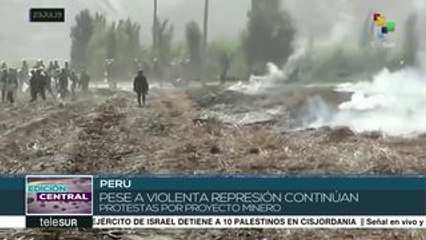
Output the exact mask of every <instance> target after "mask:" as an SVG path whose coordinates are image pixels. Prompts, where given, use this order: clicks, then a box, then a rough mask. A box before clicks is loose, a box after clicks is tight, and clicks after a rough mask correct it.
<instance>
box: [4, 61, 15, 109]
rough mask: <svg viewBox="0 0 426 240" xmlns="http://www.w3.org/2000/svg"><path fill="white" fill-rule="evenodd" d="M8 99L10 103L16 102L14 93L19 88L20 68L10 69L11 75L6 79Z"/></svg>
mask: <svg viewBox="0 0 426 240" xmlns="http://www.w3.org/2000/svg"><path fill="white" fill-rule="evenodd" d="M5 88H6V99H7V101H9V103H11V104H13V103H14V102H15V97H14V94H15V92H16V90H17V89H18V70H16V69H13V68H11V69H9V75H8V77H7V80H6V87H5Z"/></svg>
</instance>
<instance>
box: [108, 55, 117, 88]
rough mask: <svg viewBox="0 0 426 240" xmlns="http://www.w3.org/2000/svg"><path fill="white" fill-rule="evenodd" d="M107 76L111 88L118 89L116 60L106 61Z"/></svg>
mask: <svg viewBox="0 0 426 240" xmlns="http://www.w3.org/2000/svg"><path fill="white" fill-rule="evenodd" d="M106 76H107V82H108V85H109V87H110V88H113V89H115V88H117V79H116V77H117V69H116V65H115V62H114V59H107V60H106Z"/></svg>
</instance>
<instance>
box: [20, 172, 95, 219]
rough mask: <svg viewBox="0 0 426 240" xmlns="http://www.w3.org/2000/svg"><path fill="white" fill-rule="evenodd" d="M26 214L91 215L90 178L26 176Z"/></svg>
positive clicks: (91, 181)
mask: <svg viewBox="0 0 426 240" xmlns="http://www.w3.org/2000/svg"><path fill="white" fill-rule="evenodd" d="M25 188H26V213H27V215H92V213H93V179H92V176H56V175H54V176H27V177H26V186H25Z"/></svg>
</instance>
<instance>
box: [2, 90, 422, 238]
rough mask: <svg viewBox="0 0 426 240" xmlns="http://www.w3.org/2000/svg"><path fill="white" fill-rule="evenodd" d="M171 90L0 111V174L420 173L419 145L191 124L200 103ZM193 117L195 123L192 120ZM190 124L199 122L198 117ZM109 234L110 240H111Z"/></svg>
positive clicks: (361, 234)
mask: <svg viewBox="0 0 426 240" xmlns="http://www.w3.org/2000/svg"><path fill="white" fill-rule="evenodd" d="M196 102H197V101H196V100H195V99H191V98H190V97H188V95H187V94H186V93H185V92H184V91H183V90H179V89H175V88H168V89H161V90H158V89H156V90H153V91H152V93H151V95H150V96H149V98H148V106H146V107H143V108H138V107H137V105H136V103H135V101H134V97H133V95H132V93H129V92H125V91H110V90H105V89H104V90H101V89H98V90H94V92H93V93H91V94H90V96H83V97H81V98H79V99H78V100H75V101H69V102H66V103H57V102H52V101H51V102H46V103H36V104H28V103H25V102H20V103H18V104H17V105H15V106H6V105H2V106H1V109H0V162H1V164H0V172H1V173H2V174H25V173H55V174H76V173H84V174H98V173H105V174H108V173H115V174H116V173H122V174H127V173H132V174H144V173H175V174H202V173H218V174H231V173H239V174H248V173H268V174H272V173H290V174H291V173H292V174H297V173H316V174H318V173H329V174H335V173H339V174H347V173H352V174H359V173H362V174H370V173H373V174H416V173H417V174H418V173H425V172H426V164H425V162H426V161H425V160H426V159H425V158H426V147H425V146H426V143H425V141H424V140H422V139H417V140H410V141H408V140H402V139H383V138H382V137H380V134H376V135H374V134H372V135H371V134H370V135H356V134H354V133H352V132H351V131H350V130H349V129H346V128H340V129H328V128H322V129H317V130H303V131H288V132H279V131H276V129H275V128H274V126H248V127H241V126H233V125H225V124H221V123H220V122H217V121H214V120H209V119H207V120H204V119H198V114H199V113H200V110H201V109H200V107H198V106H197V104H196ZM194 119H196V120H194ZM197 119H198V120H197ZM114 237H115V238H114ZM0 238H3V239H129V240H130V239H132V240H136V239H163V240H165V239H318V238H330V239H331V238H332V239H389V238H392V239H426V234H425V233H424V232H420V231H365V230H363V231H284V230H250V231H249V230H232V231H211V230H210V231H207V230H191V231H190V230H185V231H183V230H182V231H180V230H179V231H178V230H167V231H166V230H150V231H145V230H144V231H115V232H112V233H109V232H104V231H80V232H78V233H76V232H75V231H52V230H49V231H40V230H21V231H14V230H10V231H3V232H0Z"/></svg>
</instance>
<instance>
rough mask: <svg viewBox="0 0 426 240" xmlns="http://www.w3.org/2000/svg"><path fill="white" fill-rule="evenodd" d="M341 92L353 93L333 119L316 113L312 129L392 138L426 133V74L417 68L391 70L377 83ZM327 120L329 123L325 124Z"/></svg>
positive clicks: (344, 87) (376, 79)
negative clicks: (373, 133)
mask: <svg viewBox="0 0 426 240" xmlns="http://www.w3.org/2000/svg"><path fill="white" fill-rule="evenodd" d="M336 90H337V91H341V92H351V93H352V97H351V100H349V101H347V102H343V103H341V104H340V105H339V107H338V111H337V113H335V114H334V116H332V117H331V118H330V119H327V118H324V114H326V113H324V112H318V111H317V112H316V114H317V118H316V119H315V121H314V122H312V123H311V125H310V126H311V127H318V126H324V125H328V126H348V127H350V128H351V129H353V130H355V131H357V132H364V131H381V132H383V133H385V134H387V135H392V136H397V135H398V136H401V135H404V136H413V135H419V134H422V133H425V132H426V74H425V73H423V72H420V71H418V70H415V69H403V70H400V71H398V72H394V73H391V72H389V71H388V70H387V69H384V70H383V71H382V72H380V73H379V74H377V75H376V76H375V77H374V78H373V81H371V82H368V81H365V82H359V83H353V84H352V83H345V84H341V85H339V86H338V87H337V89H336ZM323 119H325V121H322V120H323Z"/></svg>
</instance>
